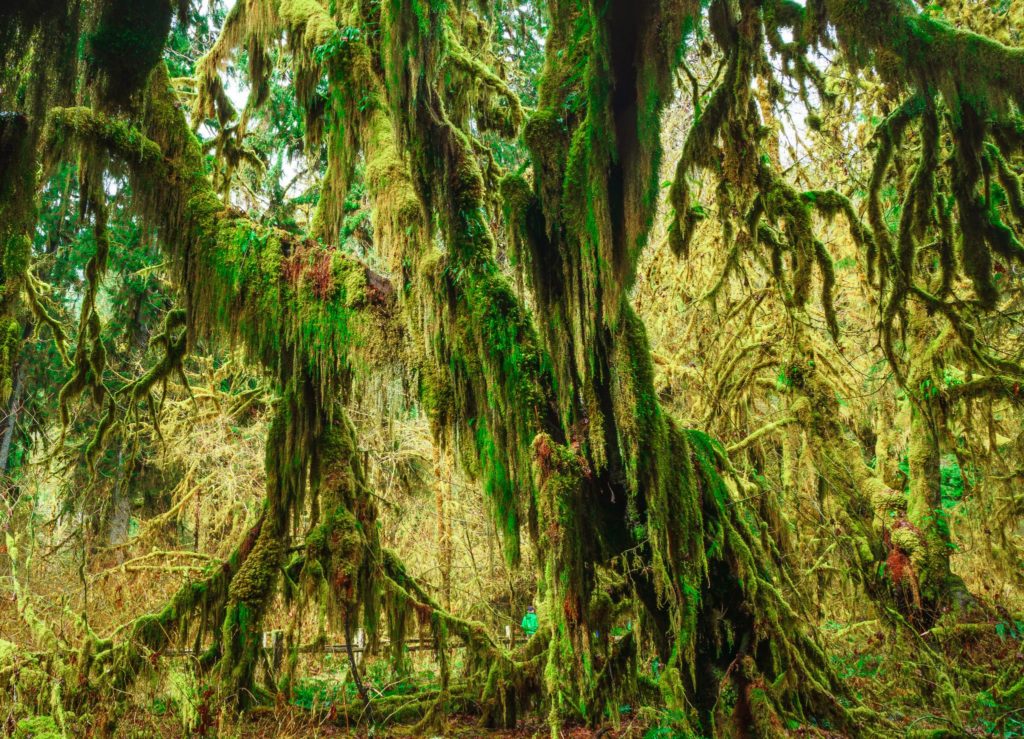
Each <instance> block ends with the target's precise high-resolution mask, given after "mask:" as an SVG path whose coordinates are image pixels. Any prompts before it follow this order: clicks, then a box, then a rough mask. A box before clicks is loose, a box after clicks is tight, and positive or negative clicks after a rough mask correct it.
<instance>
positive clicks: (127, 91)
mask: <svg viewBox="0 0 1024 739" xmlns="http://www.w3.org/2000/svg"><path fill="white" fill-rule="evenodd" d="M171 10H172V9H171V3H170V2H169V1H168V0H102V2H101V3H100V12H99V16H98V19H97V23H96V28H95V29H94V30H93V31H92V32H91V33H90V34H89V36H88V39H87V48H88V61H89V64H90V69H91V71H92V74H93V75H94V76H95V77H96V78H97V79H98V90H99V93H100V98H101V100H102V101H103V102H104V103H106V104H110V105H115V106H126V105H127V104H128V102H129V101H130V99H131V97H132V96H133V95H134V94H136V93H137V92H139V91H140V90H141V89H142V88H143V86H144V85H145V83H146V80H147V78H148V77H149V73H150V71H151V70H152V69H153V67H154V66H155V65H156V64H157V62H159V61H160V55H161V53H163V49H164V42H165V40H166V39H167V33H168V32H169V31H170V28H171Z"/></svg>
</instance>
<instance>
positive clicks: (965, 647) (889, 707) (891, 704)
mask: <svg viewBox="0 0 1024 739" xmlns="http://www.w3.org/2000/svg"><path fill="white" fill-rule="evenodd" d="M1018 626H1019V625H1017V624H1014V625H1013V626H1011V627H1009V628H1007V627H1006V626H1005V625H1001V624H999V623H995V624H990V625H985V624H972V625H967V626H963V627H953V628H951V629H950V630H949V631H948V632H947V633H945V634H944V635H942V636H941V637H940V638H941V642H940V641H939V640H938V639H936V640H935V641H934V642H933V643H932V647H930V648H935V647H941V649H935V652H934V653H935V654H936V655H940V656H941V658H942V662H943V669H944V670H945V671H946V675H947V676H949V677H950V678H951V680H952V683H951V684H954V685H955V686H956V689H957V692H956V694H955V696H954V698H955V705H951V704H950V702H949V694H948V693H945V694H944V693H943V690H942V689H941V688H940V687H939V683H941V682H942V680H943V677H942V676H940V675H939V674H938V673H936V672H935V670H934V669H932V668H930V667H928V666H927V665H926V664H925V660H924V659H923V658H921V656H920V651H919V653H918V656H917V657H916V658H915V656H914V651H913V650H908V649H906V648H905V647H900V646H898V645H897V644H896V643H895V642H893V641H891V640H890V639H889V638H888V637H887V636H886V634H884V633H883V632H882V631H881V630H879V629H878V628H877V625H876V624H874V623H873V622H872V621H870V620H868V621H862V622H855V623H853V624H847V625H844V626H842V627H840V626H839V625H836V624H832V625H831V628H830V629H826V630H825V633H826V635H830V636H826V639H827V644H828V647H829V649H830V651H831V652H832V654H833V655H834V657H833V664H834V667H835V669H836V670H837V671H838V672H839V674H840V676H841V677H842V678H843V679H844V680H845V681H846V682H847V683H848V684H849V685H850V687H851V688H852V689H853V691H854V693H855V695H857V697H858V698H859V699H860V700H861V701H862V702H863V703H864V704H865V705H866V706H868V707H870V708H872V709H873V710H875V711H876V712H877V713H878V715H879V716H880V717H882V718H884V719H887V720H889V721H891V722H892V724H893V726H894V727H895V729H894V733H893V734H892V735H893V736H908V737H911V736H913V737H923V736H928V737H1000V738H1001V739H1012V738H1014V737H1024V705H1016V704H1011V703H1007V702H1005V701H1002V700H1000V696H999V694H998V691H997V690H996V691H994V690H992V689H987V688H986V687H985V677H986V676H987V677H988V678H989V679H991V680H993V682H992V684H995V682H994V681H995V680H996V678H998V676H999V675H1000V674H1002V673H1003V672H1006V671H1011V672H1016V673H1018V674H1019V672H1020V666H1021V665H1022V664H1024V634H1021V633H1020V632H1019V631H1018V630H1017V629H1018ZM923 648H924V647H923V646H922V645H918V649H919V650H920V649H923ZM425 674H426V673H425V672H421V673H420V676H421V677H423V676H425ZM328 680H329V678H327V677H326V676H321V677H319V678H315V679H314V680H313V682H314V684H321V685H326V684H327V681H328ZM333 687H334V688H337V687H339V686H337V685H335V686H333ZM341 687H342V690H341V693H344V692H345V691H346V687H347V686H341ZM307 690H308V683H307ZM349 690H350V688H349ZM158 695H159V694H158V693H155V692H154V693H150V695H149V698H148V699H145V698H144V696H141V695H136V698H137V700H136V701H135V702H134V706H133V707H132V708H131V709H129V711H128V712H127V713H126V714H125V715H124V716H123V717H122V718H121V721H120V723H119V725H118V729H117V736H119V737H125V738H131V739H141V737H179V736H184V735H185V734H184V733H183V732H182V729H181V725H180V723H179V720H178V717H177V711H176V710H174V708H173V706H172V705H171V704H170V703H169V702H163V701H162V700H161V699H160V698H159V697H157V696H158ZM332 695H337V696H338V697H339V698H340V695H341V694H340V693H332ZM140 698H141V699H142V700H138V699H140ZM352 699H356V700H358V699H357V698H356V697H355V696H354V695H351V696H350V697H347V698H345V700H352ZM1018 703H1019V700H1018ZM328 705H329V704H328ZM201 711H202V712H203V713H204V714H205V715H207V722H208V723H209V724H210V728H209V730H208V731H207V732H206V733H198V734H196V733H193V734H191V736H216V735H217V732H216V730H215V729H213V727H212V725H213V722H214V721H215V720H216V716H215V715H213V713H214V712H213V710H210V709H201ZM659 713H660V712H659V711H658V710H656V709H644V710H643V711H640V712H634V711H629V710H628V709H627V710H626V711H624V714H623V716H622V719H621V721H620V722H619V724H618V726H615V727H607V728H603V729H600V730H598V731H596V732H595V731H594V730H592V729H589V728H586V727H566V729H565V730H564V731H563V734H562V736H563V737H566V739H580V738H582V737H595V736H602V737H607V738H608V739H613V738H615V739H626V738H627V737H628V738H630V739H641V738H642V739H669V737H676V736H680V735H679V734H677V733H674V732H673V731H672V730H671V729H669V728H668V727H667V726H659V725H658V724H657V721H656V719H657V716H658V715H659ZM652 718H654V719H655V722H654V723H652V721H651V719H652ZM201 723H202V722H201ZM201 728H202V727H201ZM875 728H876V729H877V727H875ZM223 734H224V733H223V732H221V735H223ZM228 735H230V736H234V737H239V739H250V738H252V739H256V738H262V737H282V738H283V739H298V738H299V737H367V736H387V737H413V736H418V737H434V736H446V737H478V736H484V735H486V736H489V737H497V738H503V739H512V738H513V737H545V736H548V726H547V724H546V722H545V721H544V718H543V717H542V716H537V715H535V714H531V715H530V716H527V717H526V718H525V719H524V720H522V721H520V723H519V726H517V728H516V729H515V730H487V729H483V728H482V727H481V726H480V724H479V717H478V716H475V715H465V714H453V715H451V716H449V717H448V722H447V725H446V726H445V727H444V729H434V730H433V731H431V732H427V733H425V732H423V731H420V730H417V729H416V728H415V726H414V725H412V724H408V725H394V724H392V725H389V726H386V727H383V728H377V729H375V730H372V731H371V730H368V729H367V728H365V727H353V726H346V725H344V723H343V722H342V719H340V718H339V714H338V712H336V711H334V710H331V709H330V708H327V709H326V710H323V709H321V710H320V711H319V712H313V711H310V710H309V708H308V707H307V706H303V705H295V704H285V703H281V704H279V705H277V706H272V707H266V708H261V709H256V710H254V711H252V712H250V713H249V714H247V716H246V718H245V719H243V722H242V723H241V725H239V726H237V727H235V728H234V729H233V730H232V731H230V732H228ZM791 736H794V737H812V736H813V737H826V738H830V739H831V738H833V737H843V736H845V734H841V733H837V732H835V731H831V730H829V729H828V728H827V727H813V726H803V727H799V728H795V729H794V730H793V731H792V732H791Z"/></svg>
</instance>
